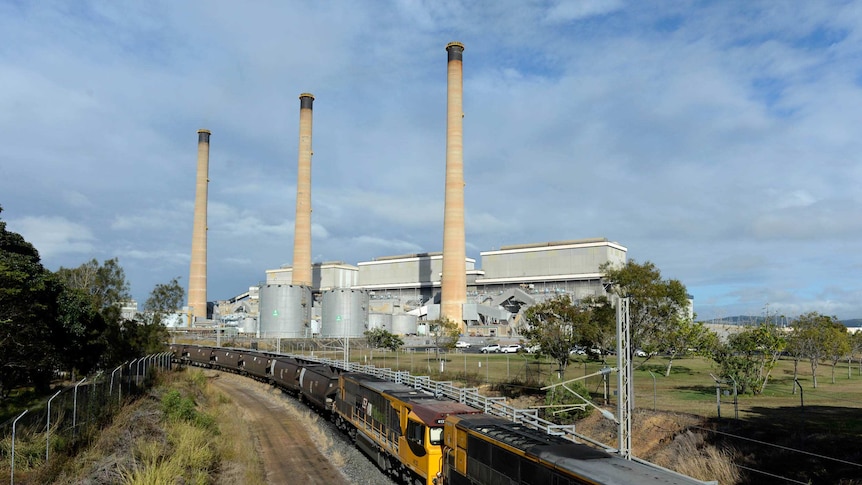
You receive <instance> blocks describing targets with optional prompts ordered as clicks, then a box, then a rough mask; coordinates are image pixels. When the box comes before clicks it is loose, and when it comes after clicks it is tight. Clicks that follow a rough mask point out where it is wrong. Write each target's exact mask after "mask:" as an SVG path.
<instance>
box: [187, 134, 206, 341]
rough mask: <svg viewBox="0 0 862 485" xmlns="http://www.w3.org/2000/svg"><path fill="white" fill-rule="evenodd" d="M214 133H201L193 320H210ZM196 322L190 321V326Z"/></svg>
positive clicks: (192, 281)
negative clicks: (209, 237)
mask: <svg viewBox="0 0 862 485" xmlns="http://www.w3.org/2000/svg"><path fill="white" fill-rule="evenodd" d="M209 164H210V131H209V130H198V175H197V182H196V184H195V221H194V226H193V229H192V263H191V269H190V271H189V309H190V310H191V313H192V317H193V318H194V319H195V320H197V319H201V320H204V319H206V317H207V185H208V184H209ZM191 323H192V322H191V321H189V324H191Z"/></svg>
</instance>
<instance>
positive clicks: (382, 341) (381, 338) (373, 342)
mask: <svg viewBox="0 0 862 485" xmlns="http://www.w3.org/2000/svg"><path fill="white" fill-rule="evenodd" d="M365 338H366V339H367V341H368V346H369V347H371V348H374V349H389V350H392V351H393V352H394V351H397V350H398V349H400V348H401V346H403V345H404V340H402V339H401V337H399V336H398V335H395V334H393V333H390V332H389V330H386V329H385V328H375V329H374V330H367V331H366V332H365Z"/></svg>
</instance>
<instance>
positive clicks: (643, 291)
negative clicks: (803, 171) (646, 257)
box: [599, 260, 689, 355]
mask: <svg viewBox="0 0 862 485" xmlns="http://www.w3.org/2000/svg"><path fill="white" fill-rule="evenodd" d="M599 269H600V271H601V272H602V274H604V277H605V279H606V280H607V281H608V282H610V283H611V287H610V293H611V294H612V295H615V296H619V297H628V298H629V323H630V327H631V349H632V351H634V350H635V349H642V350H644V351H646V352H647V354H648V355H652V354H654V353H657V352H668V351H670V350H672V349H673V346H674V343H673V342H671V341H669V340H668V337H669V336H671V335H673V334H674V332H675V331H676V330H677V329H678V327H679V326H680V325H681V324H682V323H683V322H685V321H686V319H687V318H688V317H687V315H688V313H689V300H688V293H687V292H686V288H685V285H683V284H682V283H681V282H680V281H679V280H675V279H668V280H666V279H662V277H661V271H659V269H658V268H656V266H655V265H654V264H653V263H650V262H649V261H647V262H645V263H643V264H638V263H637V262H635V261H634V260H629V261H627V262H626V264H624V265H622V266H617V265H614V264H613V263H611V262H608V263H605V264H603V265H601V266H600V267H599ZM611 303H612V302H611V300H608V303H607V304H608V305H610V304H611Z"/></svg>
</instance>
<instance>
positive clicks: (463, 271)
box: [440, 42, 467, 331]
mask: <svg viewBox="0 0 862 485" xmlns="http://www.w3.org/2000/svg"><path fill="white" fill-rule="evenodd" d="M446 52H448V54H449V61H448V68H447V71H448V79H447V82H448V88H447V92H446V201H445V209H444V215H443V276H442V280H441V283H440V284H441V294H440V317H441V318H445V319H448V320H451V321H453V322H455V323H457V324H458V326H459V327H461V330H462V331H463V330H464V319H463V306H464V303H466V302H467V268H466V262H465V260H466V259H467V251H466V243H465V239H464V106H463V91H464V82H463V69H462V56H463V52H464V44H461V43H460V42H450V43H449V44H448V45H447V46H446Z"/></svg>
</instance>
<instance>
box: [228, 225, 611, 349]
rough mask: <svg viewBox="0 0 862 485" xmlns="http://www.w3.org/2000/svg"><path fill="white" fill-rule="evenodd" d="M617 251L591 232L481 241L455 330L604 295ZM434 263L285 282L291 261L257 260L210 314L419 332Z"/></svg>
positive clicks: (333, 329) (273, 325)
mask: <svg viewBox="0 0 862 485" xmlns="http://www.w3.org/2000/svg"><path fill="white" fill-rule="evenodd" d="M626 252H627V250H626V248H625V247H623V246H622V245H620V244H619V243H616V242H612V241H609V240H607V239H599V238H597V239H581V240H573V241H560V242H546V243H537V244H520V245H512V246H504V247H502V248H500V249H497V250H491V251H484V252H481V253H480V255H481V261H482V268H481V269H478V268H476V262H475V260H473V259H470V258H465V260H464V272H465V276H466V281H467V284H466V290H467V301H466V303H464V305H463V320H464V325H465V327H464V332H463V333H464V334H465V335H470V336H483V337H515V336H517V335H518V332H519V323H520V322H521V319H522V318H523V313H524V310H526V308H527V307H529V306H530V305H533V304H535V303H540V302H542V301H545V300H547V299H550V298H553V297H556V296H559V295H568V296H569V297H570V298H572V299H573V300H580V299H583V298H586V297H589V296H600V295H604V288H603V286H602V284H601V273H600V272H599V267H600V266H601V265H602V264H605V263H608V262H609V263H612V264H625V262H626ZM441 273H442V253H419V254H408V255H400V256H387V257H380V258H375V259H373V260H371V261H364V262H360V263H358V264H357V265H356V266H354V265H350V264H346V263H344V262H341V261H336V262H325V263H315V264H313V265H312V285H311V286H307V285H294V284H293V278H292V276H293V268H292V267H291V266H285V267H282V268H277V269H271V270H267V271H266V281H265V282H264V283H263V284H262V285H261V286H260V287H253V288H252V289H251V290H250V291H249V292H248V293H244V294H243V295H240V296H238V297H236V298H234V299H231V300H229V301H224V302H219V305H218V308H219V311H218V312H217V314H218V315H220V317H216V318H221V320H222V321H223V322H224V323H225V324H228V325H239V323H240V322H242V325H243V331H246V332H255V333H258V332H259V334H260V335H261V336H262V337H264V336H279V337H284V338H304V337H339V336H343V335H348V336H350V337H360V336H362V334H363V332H364V331H365V330H368V329H373V328H385V329H387V330H389V331H391V332H393V333H397V334H402V335H409V334H420V335H421V334H423V333H424V331H425V330H424V326H423V322H426V321H428V320H435V319H437V318H439V317H440V293H441V286H442V284H441ZM258 308H259V313H258V315H257V316H259V319H258V318H257V316H256V315H255V313H257V312H256V309H258ZM232 322H236V323H232ZM258 322H259V327H257V323H258Z"/></svg>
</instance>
